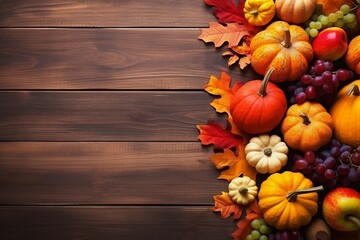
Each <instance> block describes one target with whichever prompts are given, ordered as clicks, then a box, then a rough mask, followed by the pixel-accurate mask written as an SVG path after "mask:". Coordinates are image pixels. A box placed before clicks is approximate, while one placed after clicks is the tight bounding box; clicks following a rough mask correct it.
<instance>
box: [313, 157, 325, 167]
mask: <svg viewBox="0 0 360 240" xmlns="http://www.w3.org/2000/svg"><path fill="white" fill-rule="evenodd" d="M322 163H324V161H323V160H322V159H321V158H319V157H317V158H315V161H314V163H313V165H314V166H317V165H319V164H322Z"/></svg>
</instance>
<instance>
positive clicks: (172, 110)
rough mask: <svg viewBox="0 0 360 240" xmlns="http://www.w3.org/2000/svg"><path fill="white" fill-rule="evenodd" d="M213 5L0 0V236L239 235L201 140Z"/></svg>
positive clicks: (218, 62) (214, 64) (238, 75)
mask: <svg viewBox="0 0 360 240" xmlns="http://www.w3.org/2000/svg"><path fill="white" fill-rule="evenodd" d="M210 21H217V19H216V18H215V17H214V16H213V15H212V13H211V9H210V8H208V7H206V5H205V4H204V2H203V1H202V0H197V1H194V0H180V1H179V0H151V1H149V0H137V1H133V0H131V1H130V0H128V1H126V0H115V1H114V0H69V1H66V0H61V1H60V0H26V1H20V0H0V26H1V28H0V239H3V240H10V239H21V240H22V239H36V240H41V239H46V240H50V239H51V240H54V239H61V240H67V239H107V240H109V239H116V240H122V239H131V240H140V239H142V240H143V239H184V240H185V239H187V240H188V239H194V240H195V239H196V240H201V239H207V240H211V239H214V240H215V239H216V240H219V239H231V237H229V235H230V233H231V232H232V231H233V230H235V224H233V222H232V220H231V219H230V220H221V219H220V217H219V215H218V214H216V213H214V212H212V211H211V208H212V206H213V198H212V197H213V195H216V194H220V193H221V191H226V190H227V182H225V181H220V180H217V176H218V175H219V172H218V171H217V170H216V169H215V168H214V166H213V165H212V163H211V162H210V161H209V160H208V158H209V156H210V155H211V154H213V149H212V148H211V147H202V146H201V144H200V142H199V141H198V139H197V136H198V130H197V129H196V125H197V124H205V123H206V121H207V120H208V119H219V118H221V116H219V115H216V113H215V111H214V109H213V108H212V107H211V106H210V105H209V103H210V101H211V100H212V99H213V98H212V97H211V96H209V95H208V94H207V93H206V92H204V91H203V86H204V85H205V84H206V83H207V82H208V79H209V76H210V75H215V76H219V75H220V72H221V71H228V72H229V73H230V74H231V75H232V77H234V78H235V79H243V80H248V79H251V78H252V77H253V76H254V74H253V72H251V70H250V71H249V70H247V71H245V72H240V71H239V70H232V71H229V69H228V67H227V65H226V59H225V58H223V57H221V52H220V51H218V50H215V48H214V47H213V45H211V44H204V43H203V42H201V41H200V40H198V39H197V37H198V36H199V34H200V31H199V29H200V28H205V27H208V22H210Z"/></svg>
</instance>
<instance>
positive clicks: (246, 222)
mask: <svg viewBox="0 0 360 240" xmlns="http://www.w3.org/2000/svg"><path fill="white" fill-rule="evenodd" d="M259 217H260V214H259V213H256V212H251V213H247V214H246V217H245V218H244V219H242V220H240V221H239V222H238V223H237V224H236V226H237V229H236V230H235V232H233V233H232V234H231V236H232V237H233V239H234V240H243V239H245V237H246V236H247V235H249V234H250V233H251V231H252V227H251V225H250V223H251V222H252V220H254V219H257V218H259Z"/></svg>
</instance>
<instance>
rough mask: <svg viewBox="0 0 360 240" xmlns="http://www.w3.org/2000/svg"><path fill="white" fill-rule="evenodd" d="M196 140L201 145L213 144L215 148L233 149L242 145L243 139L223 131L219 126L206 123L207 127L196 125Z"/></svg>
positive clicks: (210, 122)
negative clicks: (197, 131)
mask: <svg viewBox="0 0 360 240" xmlns="http://www.w3.org/2000/svg"><path fill="white" fill-rule="evenodd" d="M197 128H198V129H199V131H200V134H199V136H198V139H199V140H200V141H201V143H202V144H203V145H210V144H214V147H215V148H220V149H221V148H233V147H237V146H239V145H241V144H243V141H244V140H243V137H241V136H239V135H236V134H233V133H231V132H230V131H229V130H227V129H224V128H223V127H222V126H221V124H219V123H217V122H214V121H208V124H207V125H197Z"/></svg>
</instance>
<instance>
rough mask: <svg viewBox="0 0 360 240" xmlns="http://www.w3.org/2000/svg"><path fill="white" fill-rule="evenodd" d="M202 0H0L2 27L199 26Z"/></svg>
mask: <svg viewBox="0 0 360 240" xmlns="http://www.w3.org/2000/svg"><path fill="white" fill-rule="evenodd" d="M209 21H217V20H216V18H215V17H214V16H213V15H212V14H211V9H210V8H207V7H206V5H205V3H204V2H203V1H202V0H199V1H193V0H182V1H178V0H151V1H148V0H138V1H132V0H61V1H59V0H27V1H21V0H0V26H2V27H34V26H35V27H65V26H66V27H158V26H163V27H200V26H206V25H207V23H208V22H209Z"/></svg>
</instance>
